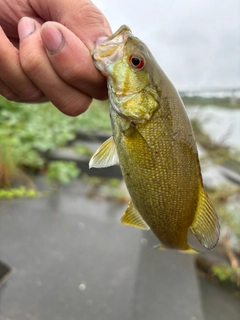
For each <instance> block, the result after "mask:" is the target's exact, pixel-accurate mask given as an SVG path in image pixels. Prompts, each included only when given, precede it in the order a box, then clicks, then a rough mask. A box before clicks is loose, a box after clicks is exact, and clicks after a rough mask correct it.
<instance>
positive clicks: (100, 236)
mask: <svg viewBox="0 0 240 320" xmlns="http://www.w3.org/2000/svg"><path fill="white" fill-rule="evenodd" d="M85 194H86V186H85V185H84V184H83V183H82V182H81V180H78V181H76V182H75V183H72V184H71V185H70V186H67V187H62V188H61V189H60V190H59V192H57V193H55V194H52V195H50V196H48V197H44V198H41V199H25V200H24V199H21V200H20V199H15V200H6V201H5V200H4V201H3V200H2V201H1V202H0V259H1V260H2V261H4V262H5V263H7V264H8V265H10V266H11V267H12V274H11V275H10V277H9V278H8V280H7V281H6V282H5V284H4V285H3V286H2V287H1V288H0V320H9V319H10V320H26V319H31V320H40V319H41V320H42V319H44V320H55V319H56V320H65V319H67V320H75V319H81V320H90V319H91V320H92V319H98V320H108V319H109V320H110V319H111V320H120V319H121V320H122V319H124V320H147V319H148V320H157V319H161V320H175V319H177V320H204V319H205V320H215V319H221V320H224V319H231V320H235V319H236V320H237V319H239V312H240V304H237V305H238V306H239V309H237V308H236V307H235V306H236V302H235V301H234V302H233V305H232V301H233V300H232V299H230V296H228V297H229V301H228V304H227V306H229V308H230V309H231V313H230V314H229V313H227V314H226V312H225V315H224V311H222V309H224V310H225V309H226V308H224V301H226V300H227V299H226V296H224V297H223V298H222V300H221V299H220V300H219V295H218V296H216V293H214V289H212V287H211V286H210V287H209V284H208V283H204V282H203V281H202V280H201V282H200V287H199V279H198V278H197V276H196V271H195V267H194V263H193V257H192V256H190V255H183V254H180V253H177V252H175V251H174V252H173V251H157V250H154V249H153V248H152V246H153V245H155V244H158V241H157V240H156V238H155V237H154V236H153V235H152V234H151V233H150V232H146V231H145V232H144V231H141V230H138V229H135V228H130V227H126V226H123V225H122V224H121V223H120V222H119V219H120V217H121V215H122V214H123V211H124V210H125V207H126V205H119V204H116V203H115V202H108V201H105V200H93V199H89V198H87V197H86V196H85ZM202 290H203V291H202ZM204 290H205V291H206V292H204ZM224 294H225V293H224ZM212 295H214V296H212ZM206 296H207V299H206ZM216 297H217V298H216ZM208 299H210V301H211V304H213V305H215V307H214V310H213V311H211V308H212V307H211V304H208V303H207V302H208ZM218 301H219V302H220V301H221V306H220V309H219V310H220V313H219V310H218V308H216V305H217V304H218ZM209 311H210V313H209ZM228 311H229V310H228ZM228 315H231V317H228ZM221 316H225V318H224V317H221Z"/></svg>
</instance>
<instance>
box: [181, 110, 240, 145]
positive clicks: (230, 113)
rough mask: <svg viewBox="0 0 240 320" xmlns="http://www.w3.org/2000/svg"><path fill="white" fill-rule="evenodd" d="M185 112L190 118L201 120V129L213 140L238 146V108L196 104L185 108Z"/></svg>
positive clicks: (239, 137)
mask: <svg viewBox="0 0 240 320" xmlns="http://www.w3.org/2000/svg"><path fill="white" fill-rule="evenodd" d="M187 113H188V115H189V117H190V118H191V119H198V120H199V121H200V122H201V125H202V127H203V130H204V131H206V133H208V134H209V135H210V136H211V138H212V140H213V141H215V142H218V143H221V144H224V145H225V146H230V147H233V148H237V149H239V148H240V143H239V141H240V109H237V110H236V109H233V110H232V109H224V108H220V107H215V106H207V107H201V106H196V107H189V108H187Z"/></svg>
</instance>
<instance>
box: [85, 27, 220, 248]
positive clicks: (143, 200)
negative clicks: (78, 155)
mask: <svg viewBox="0 0 240 320" xmlns="http://www.w3.org/2000/svg"><path fill="white" fill-rule="evenodd" d="M92 56H93V61H94V64H95V66H96V67H97V68H98V69H99V70H100V71H101V72H102V73H103V74H104V75H105V76H107V82H108V92H109V99H110V118H111V124H112V130H113V137H112V138H110V139H108V140H107V141H106V142H105V143H104V144H103V145H102V146H101V147H100V148H99V149H98V150H97V151H96V153H95V154H94V155H93V157H92V158H91V160H90V164H89V166H90V167H98V168H101V167H108V166H111V165H114V164H116V163H117V162H118V161H119V164H120V167H121V171H122V174H123V178H124V180H125V183H126V186H127V188H128V191H129V194H130V196H131V201H130V203H129V205H128V208H127V209H126V211H125V213H124V215H123V217H122V218H121V222H122V223H124V224H126V225H130V226H134V227H138V228H141V229H149V228H150V229H151V230H152V231H153V233H154V234H155V235H156V237H157V238H158V239H159V240H160V242H161V245H160V246H159V248H162V247H164V248H170V249H177V250H181V251H185V252H188V253H192V252H193V251H194V250H193V249H192V248H191V246H190V245H189V244H188V240H187V235H188V230H191V231H192V232H193V234H194V235H195V236H196V238H197V239H198V240H199V242H200V243H201V244H202V245H203V246H204V247H206V248H208V249H212V248H213V247H215V245H216V244H217V241H218V238H219V232H220V226H219V222H218V217H217V214H216V212H215V210H214V208H213V207H212V205H211V203H210V201H209V198H208V196H207V193H206V191H205V190H204V186H203V183H202V177H201V170H200V165H199V160H198V154H197V148H196V143H195V139H194V134H193V130H192V127H191V123H190V121H189V119H188V116H187V113H186V111H185V108H184V105H183V103H182V100H181V98H180V96H179V94H178V93H177V91H176V89H175V88H174V86H173V84H172V83H171V81H170V80H169V79H168V78H167V76H166V75H165V73H164V72H163V70H162V69H161V68H160V66H159V65H158V63H157V62H156V60H155V58H154V57H153V56H152V54H151V52H150V51H149V49H148V48H147V46H146V45H145V44H144V43H143V42H141V41H140V40H139V39H138V38H136V37H134V36H133V34H132V33H131V31H130V29H129V28H128V27H126V26H122V27H121V28H120V29H119V30H118V31H117V32H115V33H114V34H113V35H112V36H111V37H109V38H108V39H106V40H105V41H104V42H103V43H102V44H99V45H98V46H97V47H96V48H95V49H94V50H93V52H92Z"/></svg>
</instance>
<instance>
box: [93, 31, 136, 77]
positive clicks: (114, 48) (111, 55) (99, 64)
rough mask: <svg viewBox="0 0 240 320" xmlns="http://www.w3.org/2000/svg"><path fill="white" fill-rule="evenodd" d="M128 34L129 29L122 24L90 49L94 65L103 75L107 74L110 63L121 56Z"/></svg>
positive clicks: (129, 32)
mask: <svg viewBox="0 0 240 320" xmlns="http://www.w3.org/2000/svg"><path fill="white" fill-rule="evenodd" d="M130 34H131V30H130V29H129V28H128V27H127V26H125V25H123V26H122V27H120V28H119V29H118V30H117V31H116V32H115V33H113V34H112V35H111V36H110V37H108V38H107V39H106V40H105V41H103V42H102V43H101V44H99V45H97V46H96V47H95V48H94V49H93V50H92V52H91V54H92V57H93V62H94V65H95V66H96V68H97V69H99V70H100V71H101V72H102V73H103V74H104V75H105V76H108V75H109V73H110V69H111V66H112V64H113V63H114V62H115V61H116V60H118V59H121V58H122V56H123V48H124V46H125V43H126V41H127V39H128V37H129V35H130Z"/></svg>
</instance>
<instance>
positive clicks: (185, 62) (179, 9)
mask: <svg viewBox="0 0 240 320" xmlns="http://www.w3.org/2000/svg"><path fill="white" fill-rule="evenodd" d="M93 2H94V3H95V5H96V6H97V7H98V8H99V9H100V10H101V11H102V12H103V13H104V15H105V16H106V17H107V19H108V21H109V22H110V24H111V27H112V30H113V31H116V30H117V29H118V28H119V27H120V26H121V25H122V24H127V25H128V26H129V27H130V28H131V29H132V31H133V34H134V35H136V36H137V37H138V38H140V39H141V40H143V41H144V42H145V43H146V44H147V45H148V47H149V48H150V50H151V51H152V53H153V54H154V56H155V57H156V59H157V61H158V62H159V64H160V66H161V67H162V68H163V69H164V71H165V72H166V73H167V75H168V76H169V78H170V79H171V80H172V81H173V82H174V84H175V85H176V86H177V87H178V89H183V88H188V87H191V88H193V87H194V88H195V87H199V86H201V87H208V86H232V85H233V86H239V87H240V0H169V1H168V0H93Z"/></svg>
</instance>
